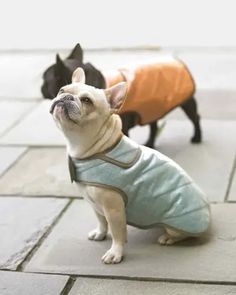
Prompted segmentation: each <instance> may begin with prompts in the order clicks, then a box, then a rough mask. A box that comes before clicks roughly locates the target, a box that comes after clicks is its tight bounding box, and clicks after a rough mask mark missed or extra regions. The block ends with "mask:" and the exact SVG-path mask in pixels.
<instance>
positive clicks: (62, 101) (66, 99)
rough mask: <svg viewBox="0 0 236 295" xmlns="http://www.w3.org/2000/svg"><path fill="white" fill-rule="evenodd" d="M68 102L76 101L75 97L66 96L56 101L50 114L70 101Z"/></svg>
mask: <svg viewBox="0 0 236 295" xmlns="http://www.w3.org/2000/svg"><path fill="white" fill-rule="evenodd" d="M68 100H70V101H74V100H75V99H74V97H73V96H72V95H70V94H68V95H65V96H64V97H62V98H60V99H58V100H56V101H54V102H53V104H52V105H51V107H50V110H49V112H50V114H52V113H53V111H54V109H55V107H56V106H57V105H63V106H64V105H65V102H66V101H68Z"/></svg>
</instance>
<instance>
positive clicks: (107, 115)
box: [53, 68, 186, 263]
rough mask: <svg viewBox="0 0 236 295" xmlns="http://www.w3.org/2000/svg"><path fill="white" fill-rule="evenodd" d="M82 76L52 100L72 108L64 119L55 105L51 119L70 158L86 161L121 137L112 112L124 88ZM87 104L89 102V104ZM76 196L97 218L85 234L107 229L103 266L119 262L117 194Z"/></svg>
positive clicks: (170, 234)
mask: <svg viewBox="0 0 236 295" xmlns="http://www.w3.org/2000/svg"><path fill="white" fill-rule="evenodd" d="M84 81H85V76H84V72H83V70H82V69H81V68H78V69H77V70H76V71H75V72H74V74H73V77H72V84H70V85H67V86H64V87H62V91H61V92H59V94H58V96H57V97H56V98H55V99H54V100H53V103H54V102H57V101H59V100H63V99H65V96H66V95H72V96H73V98H74V100H75V101H73V102H72V104H73V106H74V109H73V110H72V111H69V118H68V116H66V114H65V111H64V109H63V106H59V105H58V106H57V105H56V106H55V108H54V110H53V118H54V120H55V122H56V124H57V126H58V127H59V128H60V129H61V130H62V132H63V133H64V135H65V138H66V142H67V152H68V154H69V155H70V156H71V157H76V158H80V159H83V158H86V157H89V156H92V155H94V154H96V153H99V152H102V151H104V150H106V149H108V148H110V147H111V146H113V145H114V144H115V143H116V142H117V141H118V140H119V138H120V137H121V135H122V132H121V120H120V118H119V116H118V115H116V114H115V113H116V112H117V111H118V109H119V108H120V107H121V105H122V102H123V100H124V97H125V94H126V91H127V85H126V83H124V82H123V83H119V84H117V85H115V86H113V87H111V88H109V89H106V90H105V91H104V90H101V89H96V88H94V87H92V86H88V85H85V84H84ZM86 98H89V100H88V99H86ZM89 101H91V102H89ZM78 188H79V191H80V193H82V194H83V196H84V197H85V199H87V201H88V202H90V204H91V205H92V207H93V209H94V212H95V214H96V216H97V219H98V226H97V228H96V229H94V230H93V231H91V232H90V233H89V234H88V238H89V239H90V240H94V241H100V240H103V239H104V238H105V237H106V234H107V230H108V227H109V229H110V231H111V235H112V245H111V248H110V249H109V250H108V251H107V252H106V253H105V254H104V255H103V257H102V261H103V262H104V263H119V262H120V261H121V260H122V257H123V251H124V244H125V242H126V240H127V229H126V217H125V205H124V201H123V198H122V197H121V195H120V194H119V193H118V192H116V191H113V190H110V189H105V188H98V187H93V186H88V185H82V184H78ZM185 237H186V236H184V235H182V234H180V233H177V232H174V231H171V230H167V231H166V233H165V234H164V235H162V236H161V237H160V238H159V243H160V244H166V245H169V244H173V243H174V242H175V241H177V240H178V241H179V240H181V239H183V238H185Z"/></svg>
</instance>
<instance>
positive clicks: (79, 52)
mask: <svg viewBox="0 0 236 295" xmlns="http://www.w3.org/2000/svg"><path fill="white" fill-rule="evenodd" d="M67 58H68V59H77V60H78V61H79V62H80V63H82V62H83V49H82V48H81V46H80V44H79V43H77V44H76V45H75V48H74V49H73V50H72V51H71V54H70V55H69V56H68V57H67Z"/></svg>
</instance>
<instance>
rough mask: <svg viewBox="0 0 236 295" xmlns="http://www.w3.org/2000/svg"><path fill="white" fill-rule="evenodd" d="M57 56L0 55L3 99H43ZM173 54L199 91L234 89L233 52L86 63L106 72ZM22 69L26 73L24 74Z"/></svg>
mask: <svg viewBox="0 0 236 295" xmlns="http://www.w3.org/2000/svg"><path fill="white" fill-rule="evenodd" d="M82 45H83V44H82ZM56 53H57V52H56V50H55V52H41V53H40V52H38V53H37V52H25V53H23V52H22V53H14V54H12V53H1V54H0V66H1V69H2V72H1V73H0V98H9V99H15V98H17V97H20V98H23V99H26V100H27V99H28V100H29V99H32V98H38V97H42V95H41V91H40V87H41V85H42V74H43V71H44V70H45V69H46V68H47V67H48V66H50V65H51V64H52V63H54V61H55V55H56ZM59 53H60V55H61V56H62V57H63V58H65V57H66V56H67V55H68V54H69V50H67V51H65V50H61V51H60V52H59ZM170 54H174V55H175V56H177V57H179V58H180V59H182V60H183V61H184V62H185V63H186V64H187V65H188V67H189V68H190V70H191V71H192V73H193V76H194V78H195V81H196V83H197V87H198V88H204V89H206V88H207V89H209V88H211V89H235V82H236V80H235V77H236V71H235V69H236V66H235V64H236V57H235V56H236V55H235V53H234V52H231V53H230V52H228V51H224V50H221V51H216V50H214V49H212V50H208V51H207V50H204V51H203V50H202V51H199V50H196V51H194V52H193V51H184V50H174V49H164V50H157V51H154V50H151V51H150V50H141V51H136V50H134V51H104V52H102V51H85V53H84V59H85V61H90V62H92V63H93V64H94V65H95V66H96V67H97V68H98V69H100V70H106V69H111V68H112V69H114V68H117V67H122V66H124V65H126V66H127V64H130V63H134V64H137V63H139V62H146V61H148V60H154V61H155V60H156V58H157V57H158V56H160V55H170ZM22 69H24V71H23V72H22ZM226 77H227V78H226ZM25 85H27V87H26V86H25ZM16 89H17V91H16Z"/></svg>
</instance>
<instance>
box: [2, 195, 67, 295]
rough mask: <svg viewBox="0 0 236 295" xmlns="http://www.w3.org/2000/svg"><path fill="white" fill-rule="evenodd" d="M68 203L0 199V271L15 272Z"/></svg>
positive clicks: (61, 201)
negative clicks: (11, 270)
mask: <svg viewBox="0 0 236 295" xmlns="http://www.w3.org/2000/svg"><path fill="white" fill-rule="evenodd" d="M67 203H68V200H60V199H52V198H47V199H31V198H25V199H23V198H20V197H18V198H10V197H9V198H8V197H2V198H0V237H1V243H0V268H1V269H16V268H17V266H18V265H19V264H20V263H21V262H22V261H23V260H24V258H25V257H26V255H27V254H28V253H29V252H30V250H31V249H32V248H33V247H34V246H35V245H36V243H37V242H38V240H39V239H40V238H41V237H42V236H43V234H44V233H45V232H46V231H47V229H48V227H49V226H50V225H51V224H52V222H53V221H54V220H55V218H56V217H57V216H58V215H59V213H60V212H61V211H62V210H63V208H64V207H65V206H66V204H67ZM0 294H1V293H0Z"/></svg>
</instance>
